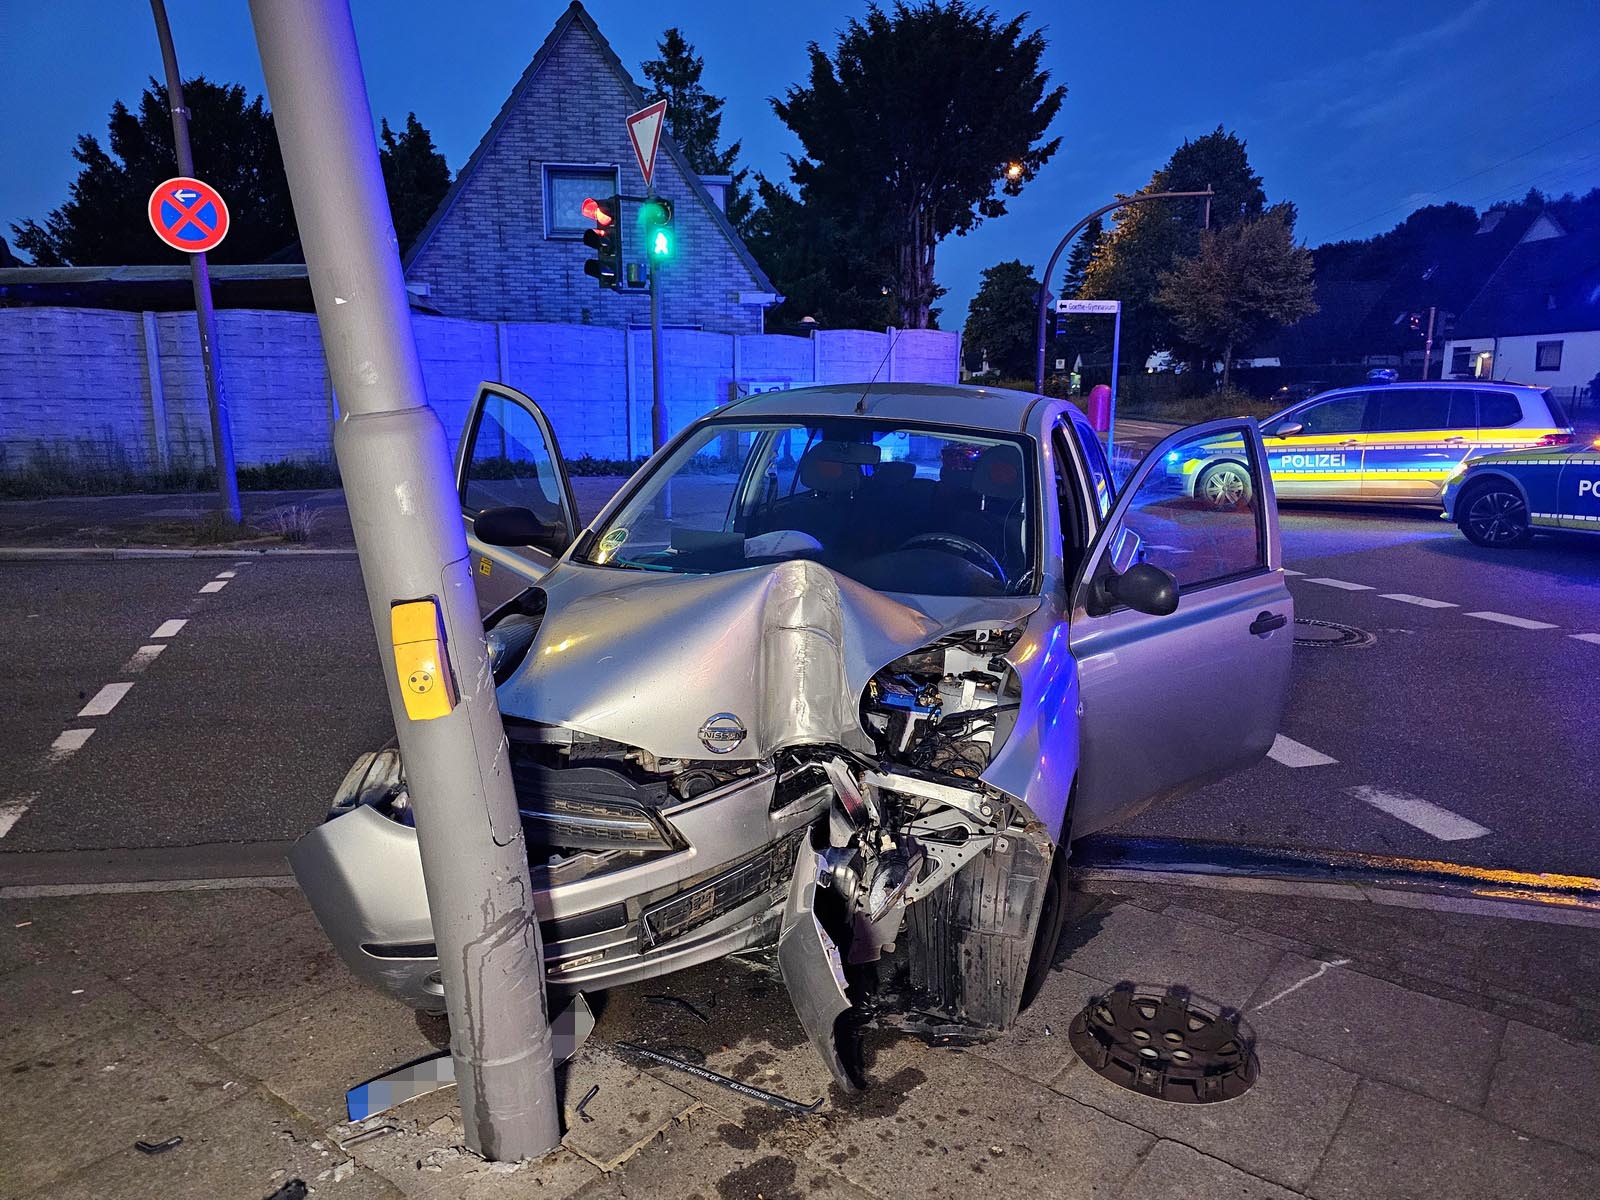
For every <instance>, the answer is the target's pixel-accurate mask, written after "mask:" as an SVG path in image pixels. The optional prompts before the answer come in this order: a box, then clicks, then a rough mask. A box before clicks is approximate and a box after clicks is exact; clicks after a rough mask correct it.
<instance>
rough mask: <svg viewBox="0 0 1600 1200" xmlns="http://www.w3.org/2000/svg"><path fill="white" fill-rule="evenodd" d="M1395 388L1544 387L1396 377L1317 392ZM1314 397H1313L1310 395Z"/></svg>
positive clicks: (1506, 381) (1501, 381) (1498, 389)
mask: <svg viewBox="0 0 1600 1200" xmlns="http://www.w3.org/2000/svg"><path fill="white" fill-rule="evenodd" d="M1395 388H1405V389H1410V388H1428V389H1430V390H1431V389H1433V388H1448V389H1449V390H1451V391H1456V390H1458V389H1460V388H1466V389H1468V390H1474V389H1479V388H1481V389H1483V390H1485V391H1496V392H1503V391H1506V390H1507V389H1510V390H1511V391H1515V392H1542V391H1544V388H1543V387H1542V386H1540V385H1539V384H1535V383H1513V382H1512V381H1511V380H1509V379H1429V380H1421V379H1396V380H1393V381H1391V382H1389V383H1376V382H1374V383H1350V384H1346V385H1345V386H1344V387H1337V388H1329V389H1328V390H1327V391H1324V392H1318V393H1317V395H1319V396H1331V395H1333V394H1334V393H1335V392H1376V391H1384V390H1393V389H1395ZM1312 398H1313V399H1315V397H1312Z"/></svg>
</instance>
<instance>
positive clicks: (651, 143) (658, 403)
mask: <svg viewBox="0 0 1600 1200" xmlns="http://www.w3.org/2000/svg"><path fill="white" fill-rule="evenodd" d="M666 119H667V102H666V101H665V100H657V101H656V102H655V103H654V104H651V105H648V106H646V107H644V108H641V109H640V110H639V111H638V112H636V113H632V114H631V115H629V116H628V117H627V118H626V123H627V126H628V140H629V141H630V142H632V143H633V156H634V158H635V159H637V160H638V162H639V171H640V173H641V174H642V175H643V176H644V187H645V193H646V194H647V195H649V196H654V195H655V194H656V185H655V173H656V151H657V150H659V149H660V148H661V126H662V125H663V123H665V121H666ZM648 258H649V260H650V442H651V449H653V450H659V449H661V447H662V446H664V445H666V444H667V438H668V436H670V434H671V430H670V429H669V428H668V426H667V405H666V400H665V399H664V398H663V396H662V394H661V373H662V371H661V263H660V261H659V260H658V259H657V258H656V256H655V255H654V254H650V255H648Z"/></svg>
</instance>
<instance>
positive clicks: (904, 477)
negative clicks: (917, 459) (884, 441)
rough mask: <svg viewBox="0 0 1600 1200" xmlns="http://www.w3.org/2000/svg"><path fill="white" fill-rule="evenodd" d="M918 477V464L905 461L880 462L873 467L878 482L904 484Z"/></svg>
mask: <svg viewBox="0 0 1600 1200" xmlns="http://www.w3.org/2000/svg"><path fill="white" fill-rule="evenodd" d="M916 477H917V464H916V463H909V462H905V461H904V460H900V461H895V462H886V463H879V464H878V465H877V466H875V467H873V468H872V478H873V479H874V481H876V482H878V483H886V484H897V485H898V484H904V483H910V482H911V481H912V480H913V479H915V478H916Z"/></svg>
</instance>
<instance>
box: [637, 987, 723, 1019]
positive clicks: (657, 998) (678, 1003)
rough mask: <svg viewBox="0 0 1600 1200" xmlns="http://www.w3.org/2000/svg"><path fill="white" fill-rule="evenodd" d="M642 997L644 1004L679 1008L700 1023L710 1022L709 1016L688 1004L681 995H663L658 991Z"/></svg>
mask: <svg viewBox="0 0 1600 1200" xmlns="http://www.w3.org/2000/svg"><path fill="white" fill-rule="evenodd" d="M644 999H645V1003H646V1004H654V1005H655V1006H656V1007H657V1008H681V1009H682V1010H683V1011H684V1012H686V1013H688V1014H689V1015H690V1016H691V1017H693V1018H694V1019H695V1020H697V1021H699V1022H700V1024H702V1025H709V1024H711V1018H710V1017H708V1016H706V1015H705V1013H703V1012H701V1011H700V1010H699V1009H698V1008H696V1007H695V1006H694V1005H693V1004H690V1003H689V1001H687V1000H685V999H684V998H683V997H682V996H664V995H661V994H660V993H656V994H653V995H649V996H646V997H645V998H644Z"/></svg>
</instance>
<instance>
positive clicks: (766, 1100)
mask: <svg viewBox="0 0 1600 1200" xmlns="http://www.w3.org/2000/svg"><path fill="white" fill-rule="evenodd" d="M616 1047H617V1049H618V1050H621V1051H623V1052H624V1053H626V1054H634V1055H637V1056H638V1057H640V1058H643V1059H646V1060H647V1061H649V1062H654V1063H660V1064H661V1065H662V1066H664V1067H672V1068H673V1069H674V1070H678V1071H685V1072H687V1073H688V1074H690V1075H693V1076H694V1077H695V1078H696V1079H704V1080H705V1081H706V1082H707V1083H714V1084H716V1085H717V1086H718V1087H724V1088H727V1089H728V1090H729V1091H730V1092H734V1093H735V1094H737V1095H740V1096H745V1097H747V1098H748V1099H751V1100H759V1101H761V1103H763V1104H770V1105H771V1106H772V1107H773V1108H777V1109H782V1110H783V1111H784V1112H790V1113H794V1114H796V1115H797V1116H810V1115H811V1114H812V1113H814V1112H816V1111H817V1110H818V1109H819V1108H821V1107H822V1101H821V1100H820V1099H818V1100H816V1101H814V1102H812V1103H811V1104H802V1103H800V1101H798V1100H791V1099H789V1097H787V1096H780V1095H778V1094H777V1093H776V1092H765V1091H762V1090H761V1089H760V1088H758V1087H751V1086H750V1085H749V1084H748V1083H740V1082H739V1081H738V1080H737V1079H732V1078H730V1077H728V1076H727V1075H719V1074H717V1072H715V1071H713V1070H710V1069H709V1068H707V1067H701V1066H696V1065H695V1064H694V1063H689V1062H684V1061H682V1060H681V1059H676V1058H670V1057H668V1056H667V1055H665V1054H662V1053H660V1052H659V1051H656V1050H652V1049H650V1048H649V1047H648V1046H640V1045H638V1044H637V1043H634V1042H618V1043H616Z"/></svg>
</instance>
